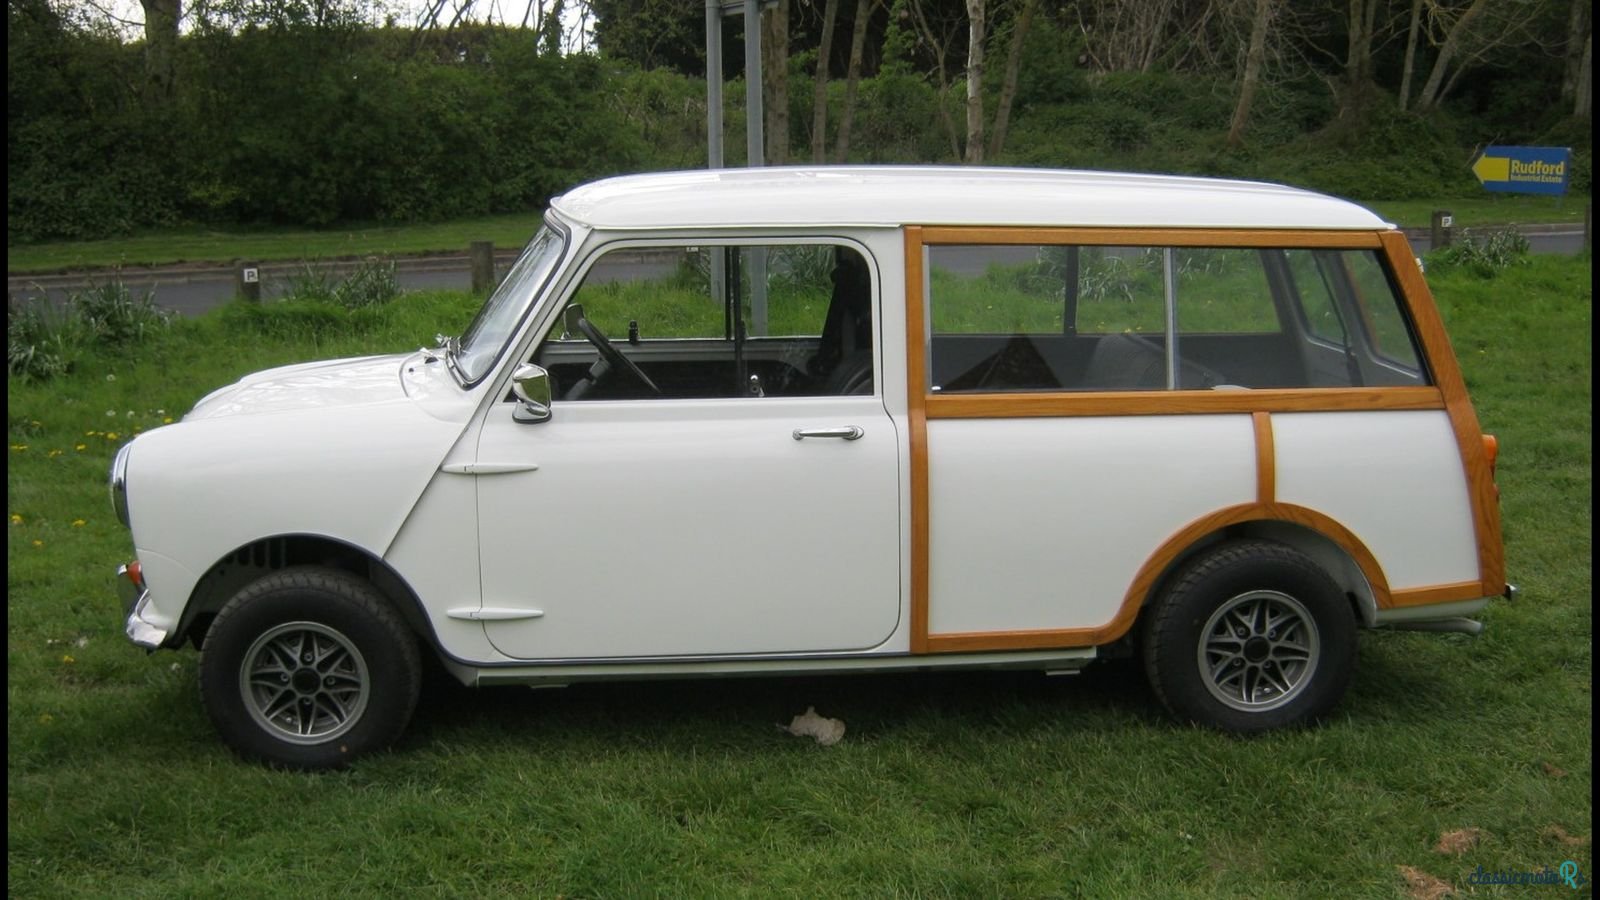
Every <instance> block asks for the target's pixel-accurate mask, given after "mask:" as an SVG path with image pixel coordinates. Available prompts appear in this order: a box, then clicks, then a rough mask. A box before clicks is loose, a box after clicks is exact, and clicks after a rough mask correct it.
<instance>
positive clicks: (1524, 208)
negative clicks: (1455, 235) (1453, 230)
mask: <svg viewBox="0 0 1600 900" xmlns="http://www.w3.org/2000/svg"><path fill="white" fill-rule="evenodd" d="M1356 202H1357V203H1360V204H1361V205H1362V206H1365V207H1367V208H1369V209H1371V210H1372V211H1373V212H1375V213H1377V214H1378V215H1380V216H1382V217H1383V218H1384V219H1386V220H1388V221H1390V222H1393V223H1395V224H1396V225H1399V226H1400V227H1402V228H1426V227H1428V226H1430V225H1432V224H1433V213H1434V210H1439V209H1442V210H1447V211H1449V212H1450V214H1451V215H1452V216H1454V217H1455V227H1457V228H1466V227H1470V226H1474V225H1542V224H1550V223H1568V224H1571V225H1576V226H1578V227H1580V228H1581V227H1582V226H1583V208H1584V206H1586V205H1587V204H1588V203H1589V197H1588V195H1586V194H1585V195H1578V194H1574V195H1573V196H1570V197H1538V196H1523V195H1518V194H1490V193H1485V194H1484V195H1483V196H1482V197H1475V198H1472V199H1466V200H1463V199H1455V200H1357V201H1356Z"/></svg>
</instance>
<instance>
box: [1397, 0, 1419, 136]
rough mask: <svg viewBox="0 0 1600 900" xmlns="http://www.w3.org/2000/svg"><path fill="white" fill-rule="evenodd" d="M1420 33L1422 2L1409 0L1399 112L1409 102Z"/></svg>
mask: <svg viewBox="0 0 1600 900" xmlns="http://www.w3.org/2000/svg"><path fill="white" fill-rule="evenodd" d="M1421 32H1422V0H1411V23H1410V24H1409V25H1408V26H1406V61H1405V65H1404V66H1403V67H1402V68H1401V70H1400V111H1401V112H1405V111H1406V106H1407V105H1408V104H1410V102H1411V76H1412V75H1413V74H1415V73H1416V70H1417V35H1419V34H1420V33H1421Z"/></svg>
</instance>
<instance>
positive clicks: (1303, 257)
mask: <svg viewBox="0 0 1600 900" xmlns="http://www.w3.org/2000/svg"><path fill="white" fill-rule="evenodd" d="M1283 256H1284V259H1285V263H1286V267H1287V273H1288V278H1289V282H1290V289H1291V290H1292V292H1293V294H1294V296H1295V298H1296V302H1295V306H1296V308H1297V310H1298V316H1297V317H1298V318H1299V320H1300V323H1301V327H1302V328H1303V329H1304V338H1303V340H1302V355H1303V356H1304V359H1305V365H1306V369H1307V372H1308V381H1309V383H1310V384H1309V386H1311V387H1353V386H1368V385H1424V384H1427V383H1428V380H1427V375H1426V373H1425V372H1424V371H1423V368H1422V363H1421V359H1422V357H1421V355H1420V354H1419V352H1418V351H1417V343H1416V337H1415V335H1414V334H1413V333H1412V331H1411V326H1410V323H1409V321H1408V320H1407V318H1406V316H1405V313H1404V312H1403V310H1402V307H1401V304H1400V297H1399V294H1398V292H1396V291H1395V289H1394V286H1393V284H1392V283H1391V282H1390V280H1389V277H1388V273H1387V271H1386V270H1385V268H1384V266H1383V262H1382V261H1381V260H1380V259H1379V258H1378V254H1377V253H1376V252H1375V251H1371V250H1285V251H1283Z"/></svg>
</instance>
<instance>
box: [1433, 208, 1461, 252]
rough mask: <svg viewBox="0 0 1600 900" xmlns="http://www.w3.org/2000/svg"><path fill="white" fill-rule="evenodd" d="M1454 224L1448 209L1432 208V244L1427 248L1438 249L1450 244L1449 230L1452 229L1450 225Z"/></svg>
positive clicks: (1453, 218)
mask: <svg viewBox="0 0 1600 900" xmlns="http://www.w3.org/2000/svg"><path fill="white" fill-rule="evenodd" d="M1454 224H1455V217H1454V216H1452V215H1450V210H1448V209H1436V210H1434V211H1433V232H1432V238H1433V240H1432V244H1431V246H1430V247H1429V249H1431V250H1438V249H1439V248H1441V247H1448V246H1450V238H1451V232H1452V231H1454V229H1453V228H1452V227H1451V226H1453V225H1454Z"/></svg>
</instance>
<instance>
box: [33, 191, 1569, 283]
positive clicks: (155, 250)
mask: <svg viewBox="0 0 1600 900" xmlns="http://www.w3.org/2000/svg"><path fill="white" fill-rule="evenodd" d="M1588 200H1589V198H1588V197H1579V196H1573V197H1566V198H1563V199H1562V200H1561V201H1560V202H1557V200H1556V198H1552V197H1521V196H1515V195H1512V196H1496V195H1487V196H1485V197H1483V198H1481V199H1475V200H1448V201H1413V200H1407V201H1382V200H1374V201H1358V202H1361V203H1362V204H1363V205H1365V206H1369V207H1371V208H1372V209H1373V210H1374V211H1376V212H1377V213H1378V214H1379V215H1381V216H1383V217H1384V218H1386V219H1388V220H1389V221H1392V222H1395V223H1397V224H1399V225H1402V226H1406V227H1423V226H1426V225H1428V224H1429V223H1430V222H1431V221H1432V216H1433V210H1435V209H1449V210H1451V211H1452V212H1453V213H1454V214H1455V217H1456V224H1457V225H1458V226H1469V225H1500V224H1525V223H1545V222H1571V223H1575V224H1579V225H1581V224H1582V223H1583V207H1584V204H1585V203H1587V202H1588ZM541 215H542V214H541V213H539V212H528V213H518V214H514V215H502V216H484V217H479V218H473V219H460V220H457V221H453V222H439V223H433V224H424V225H392V226H359V225H352V226H346V227H343V228H335V229H326V230H318V231H311V230H248V229H239V230H212V229H193V228H187V229H172V230H163V231H154V232H148V233H143V234H136V235H132V236H129V237H123V238H110V239H107V240H100V241H76V242H55V243H40V244H25V245H20V246H14V247H8V248H6V269H7V271H9V272H10V273H11V274H13V275H21V274H37V273H45V272H57V271H67V270H77V269H100V268H109V267H113V266H148V265H172V264H177V263H217V264H227V263H229V262H232V261H234V260H253V261H255V262H271V261H278V260H299V259H313V260H314V259H332V258H338V257H364V256H403V255H408V254H425V253H460V252H464V251H465V250H466V247H467V244H469V243H471V242H472V241H493V242H494V245H495V246H496V247H501V248H515V247H521V246H522V245H524V244H526V243H527V242H528V238H530V237H532V236H533V232H534V231H536V230H537V229H538V227H539V223H540V221H541Z"/></svg>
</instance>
